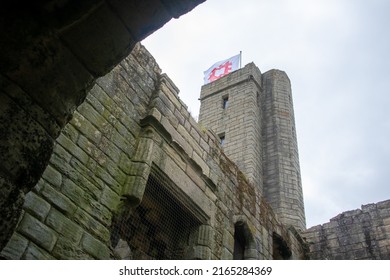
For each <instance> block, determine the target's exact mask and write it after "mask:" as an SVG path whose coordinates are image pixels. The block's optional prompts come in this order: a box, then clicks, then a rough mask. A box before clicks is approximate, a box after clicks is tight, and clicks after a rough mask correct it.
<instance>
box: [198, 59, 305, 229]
mask: <svg viewBox="0 0 390 280" xmlns="http://www.w3.org/2000/svg"><path fill="white" fill-rule="evenodd" d="M200 101H201V106H200V113H199V123H200V124H201V125H203V126H204V127H206V128H208V129H211V130H213V131H214V132H215V133H216V134H217V135H218V137H219V138H220V141H221V145H222V147H223V150H224V153H225V154H226V155H227V156H228V157H229V158H230V159H231V160H232V161H233V162H235V163H236V164H237V166H238V167H239V168H240V169H241V171H243V172H244V173H245V174H246V176H247V178H248V179H249V181H250V182H252V183H253V184H254V185H255V186H256V187H257V188H258V189H259V191H260V192H261V193H262V195H263V196H264V197H265V199H266V200H267V201H268V203H270V205H271V206H272V208H273V210H274V212H275V213H276V214H277V215H278V217H279V219H280V221H282V222H283V223H284V224H285V225H292V226H294V227H295V228H296V229H298V230H304V229H305V228H306V223H305V210H304V204H303V194H302V186H301V175H300V167H299V156H298V144H297V137H296V132H295V120H294V110H293V103H292V96H291V85H290V80H289V78H288V77H287V75H286V73H284V72H282V71H279V70H271V71H268V72H266V73H264V74H261V72H260V70H259V69H258V68H257V67H256V65H255V64H254V63H250V64H247V65H246V66H245V67H244V68H242V69H239V70H237V71H234V72H232V73H231V74H229V75H227V76H224V77H222V78H220V79H218V80H216V81H214V82H212V83H209V84H206V85H204V86H203V87H202V90H201V94H200Z"/></svg>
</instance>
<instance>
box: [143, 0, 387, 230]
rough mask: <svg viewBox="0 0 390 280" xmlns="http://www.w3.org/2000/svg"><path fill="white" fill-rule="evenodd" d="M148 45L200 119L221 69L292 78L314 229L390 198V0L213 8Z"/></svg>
mask: <svg viewBox="0 0 390 280" xmlns="http://www.w3.org/2000/svg"><path fill="white" fill-rule="evenodd" d="M143 44H144V45H145V46H146V48H148V50H149V51H150V52H151V53H152V55H153V56H154V57H155V58H156V60H157V63H158V64H159V65H160V67H161V68H162V71H163V72H165V73H167V74H168V75H169V76H170V78H171V79H172V80H173V81H174V83H175V84H176V85H177V86H178V87H179V89H180V94H179V96H180V98H181V99H182V100H183V101H184V102H185V103H186V104H187V105H188V107H189V110H190V111H191V113H192V115H193V116H197V115H198V114H199V106H200V103H199V101H198V98H199V94H200V88H201V86H202V84H203V71H205V70H207V69H208V68H209V67H210V66H211V65H212V64H213V63H214V62H217V61H219V60H223V59H226V58H229V57H231V56H233V55H236V54H238V53H239V52H240V51H242V54H243V65H246V64H247V63H249V62H252V61H253V62H254V63H255V64H256V65H257V66H258V67H259V68H260V70H261V72H266V71H268V70H270V69H280V70H283V71H285V72H286V73H287V75H288V76H289V77H290V80H291V84H292V93H293V100H294V108H295V122H296V129H297V134H298V145H299V154H300V163H301V174H302V184H303V194H304V198H305V209H306V223H307V227H311V226H314V225H317V224H323V223H326V222H328V221H329V219H330V218H332V217H334V216H336V215H338V214H339V213H341V212H343V211H347V210H353V209H357V208H360V207H361V205H362V204H369V203H377V202H379V201H383V200H387V199H390V188H389V183H388V181H389V180H390V178H389V177H390V145H389V142H390V141H389V139H390V107H389V105H390V90H389V84H390V55H389V52H390V1H388V0H370V1H367V0H240V1H238V0H235V1H233V0H207V1H206V2H205V3H203V4H201V5H199V6H198V7H196V8H195V9H194V10H193V11H191V12H190V13H188V14H186V15H183V16H181V17H180V18H179V19H177V20H171V21H170V22H169V23H167V24H166V25H165V26H164V27H163V28H161V29H160V30H158V31H156V32H155V33H154V34H152V35H151V36H149V37H148V38H147V39H146V40H144V41H143Z"/></svg>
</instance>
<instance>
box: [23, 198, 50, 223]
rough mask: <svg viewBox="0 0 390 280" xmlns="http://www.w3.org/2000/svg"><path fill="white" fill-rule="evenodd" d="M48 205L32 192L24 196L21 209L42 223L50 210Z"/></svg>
mask: <svg viewBox="0 0 390 280" xmlns="http://www.w3.org/2000/svg"><path fill="white" fill-rule="evenodd" d="M50 207H51V206H50V203H49V202H47V201H46V200H44V199H43V198H41V197H40V196H38V195H37V194H36V193H35V192H34V191H31V192H29V193H27V194H26V198H25V201H24V205H23V208H24V210H25V211H27V212H28V213H30V214H31V215H32V216H35V217H36V218H38V219H39V220H40V221H43V220H44V219H45V217H46V215H47V214H48V213H49V210H50Z"/></svg>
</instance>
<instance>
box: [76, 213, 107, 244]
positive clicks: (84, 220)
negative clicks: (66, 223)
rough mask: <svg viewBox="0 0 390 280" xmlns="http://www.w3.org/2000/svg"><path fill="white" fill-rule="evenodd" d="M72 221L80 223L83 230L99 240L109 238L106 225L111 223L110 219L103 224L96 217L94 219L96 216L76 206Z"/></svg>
mask: <svg viewBox="0 0 390 280" xmlns="http://www.w3.org/2000/svg"><path fill="white" fill-rule="evenodd" d="M97 214H99V213H97ZM95 216H96V213H95ZM73 221H74V222H76V223H77V224H79V225H81V226H82V227H83V228H84V230H86V231H87V232H89V233H90V234H93V235H94V236H96V237H98V238H99V239H100V240H109V238H110V232H109V230H108V228H107V227H108V225H110V224H111V219H110V221H109V224H108V223H106V224H103V223H101V222H100V221H99V220H98V219H96V217H93V216H92V215H91V214H90V213H88V212H87V211H85V210H83V209H81V208H78V209H77V210H76V212H75V213H74V216H73Z"/></svg>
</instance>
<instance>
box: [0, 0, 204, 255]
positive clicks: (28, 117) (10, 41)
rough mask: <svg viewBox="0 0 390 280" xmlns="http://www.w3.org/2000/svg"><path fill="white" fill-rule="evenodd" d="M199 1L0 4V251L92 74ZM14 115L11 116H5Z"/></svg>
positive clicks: (99, 73) (110, 65)
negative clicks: (0, 36)
mask: <svg viewBox="0 0 390 280" xmlns="http://www.w3.org/2000/svg"><path fill="white" fill-rule="evenodd" d="M202 2H204V0H180V1H177V0H142V1H139V0H134V1H121V0H119V1H118V0H88V1H63V0H42V1H23V0H17V1H15V0H4V1H1V2H0V32H1V34H2V40H1V44H0V131H1V136H2V137H0V155H1V160H0V194H1V195H0V213H1V216H2V219H1V220H0V250H2V249H3V248H4V246H5V244H6V243H7V241H8V240H9V238H10V236H11V234H12V232H13V230H14V229H15V226H16V223H17V221H18V218H19V217H20V214H21V208H22V205H23V201H24V195H25V194H26V193H27V192H29V191H31V189H32V188H33V187H34V186H35V185H36V184H37V182H38V180H39V179H40V178H41V176H42V173H43V172H44V170H45V168H46V167H47V165H48V162H49V159H50V156H51V155H52V153H53V146H54V142H55V139H56V138H57V137H58V136H59V135H60V132H61V130H62V129H63V128H64V126H65V125H66V124H67V123H68V122H69V120H70V119H71V118H72V115H73V112H74V110H75V109H76V107H77V106H79V105H80V104H81V103H82V102H83V101H84V99H85V97H86V95H87V92H88V91H89V90H90V89H91V87H92V86H93V84H94V82H95V80H96V78H98V77H100V76H102V75H105V74H106V73H108V72H109V71H110V70H111V69H112V68H113V67H114V66H115V65H117V64H118V63H119V62H120V61H121V60H122V59H124V58H125V57H126V56H127V55H128V54H129V53H130V51H131V50H132V49H133V47H134V45H135V44H136V43H137V42H138V41H141V40H142V39H144V38H145V37H146V36H148V35H149V34H151V33H153V32H154V31H155V30H157V29H158V28H160V27H161V26H163V25H164V24H165V23H166V22H168V21H169V20H170V19H171V18H178V17H180V16H181V15H182V14H184V13H187V12H188V11H190V10H192V9H193V8H194V7H196V6H197V5H198V4H200V3H202ZM10 120H12V121H10Z"/></svg>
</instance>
